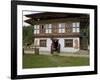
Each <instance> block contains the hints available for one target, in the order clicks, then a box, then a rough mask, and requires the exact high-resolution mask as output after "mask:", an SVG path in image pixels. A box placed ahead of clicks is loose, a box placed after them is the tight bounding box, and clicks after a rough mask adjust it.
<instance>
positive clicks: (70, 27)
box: [65, 23, 72, 33]
mask: <svg viewBox="0 0 100 80" xmlns="http://www.w3.org/2000/svg"><path fill="white" fill-rule="evenodd" d="M65 31H66V33H71V32H72V23H66V26H65Z"/></svg>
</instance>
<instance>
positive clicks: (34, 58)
mask: <svg viewBox="0 0 100 80" xmlns="http://www.w3.org/2000/svg"><path fill="white" fill-rule="evenodd" d="M86 65H89V58H87V57H68V56H57V55H33V54H25V55H24V56H23V68H43V67H64V66H86Z"/></svg>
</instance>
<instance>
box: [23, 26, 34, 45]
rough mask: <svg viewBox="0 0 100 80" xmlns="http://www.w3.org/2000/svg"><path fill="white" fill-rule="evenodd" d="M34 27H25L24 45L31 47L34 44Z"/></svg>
mask: <svg viewBox="0 0 100 80" xmlns="http://www.w3.org/2000/svg"><path fill="white" fill-rule="evenodd" d="M33 32H34V27H33V26H23V45H26V44H27V45H31V44H32V43H33V42H34V39H33V36H34V34H33Z"/></svg>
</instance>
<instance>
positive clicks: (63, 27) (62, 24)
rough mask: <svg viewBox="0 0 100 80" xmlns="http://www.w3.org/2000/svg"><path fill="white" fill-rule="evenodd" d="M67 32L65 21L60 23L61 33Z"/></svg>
mask: <svg viewBox="0 0 100 80" xmlns="http://www.w3.org/2000/svg"><path fill="white" fill-rule="evenodd" d="M64 32H65V23H60V24H59V33H64Z"/></svg>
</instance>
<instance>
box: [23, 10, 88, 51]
mask: <svg viewBox="0 0 100 80" xmlns="http://www.w3.org/2000/svg"><path fill="white" fill-rule="evenodd" d="M25 16H26V17H28V18H30V19H28V20H26V21H25V22H27V23H29V24H31V25H33V26H34V34H33V37H34V43H35V44H36V45H38V46H39V51H40V52H41V51H48V52H52V50H53V48H54V50H55V51H56V50H58V51H59V52H76V51H79V50H80V49H83V50H86V49H87V48H88V39H87V37H85V35H86V34H87V33H86V30H87V27H89V15H88V14H76V13H56V12H41V13H36V14H29V15H25ZM52 45H54V46H53V48H52ZM58 47H59V48H58Z"/></svg>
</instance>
